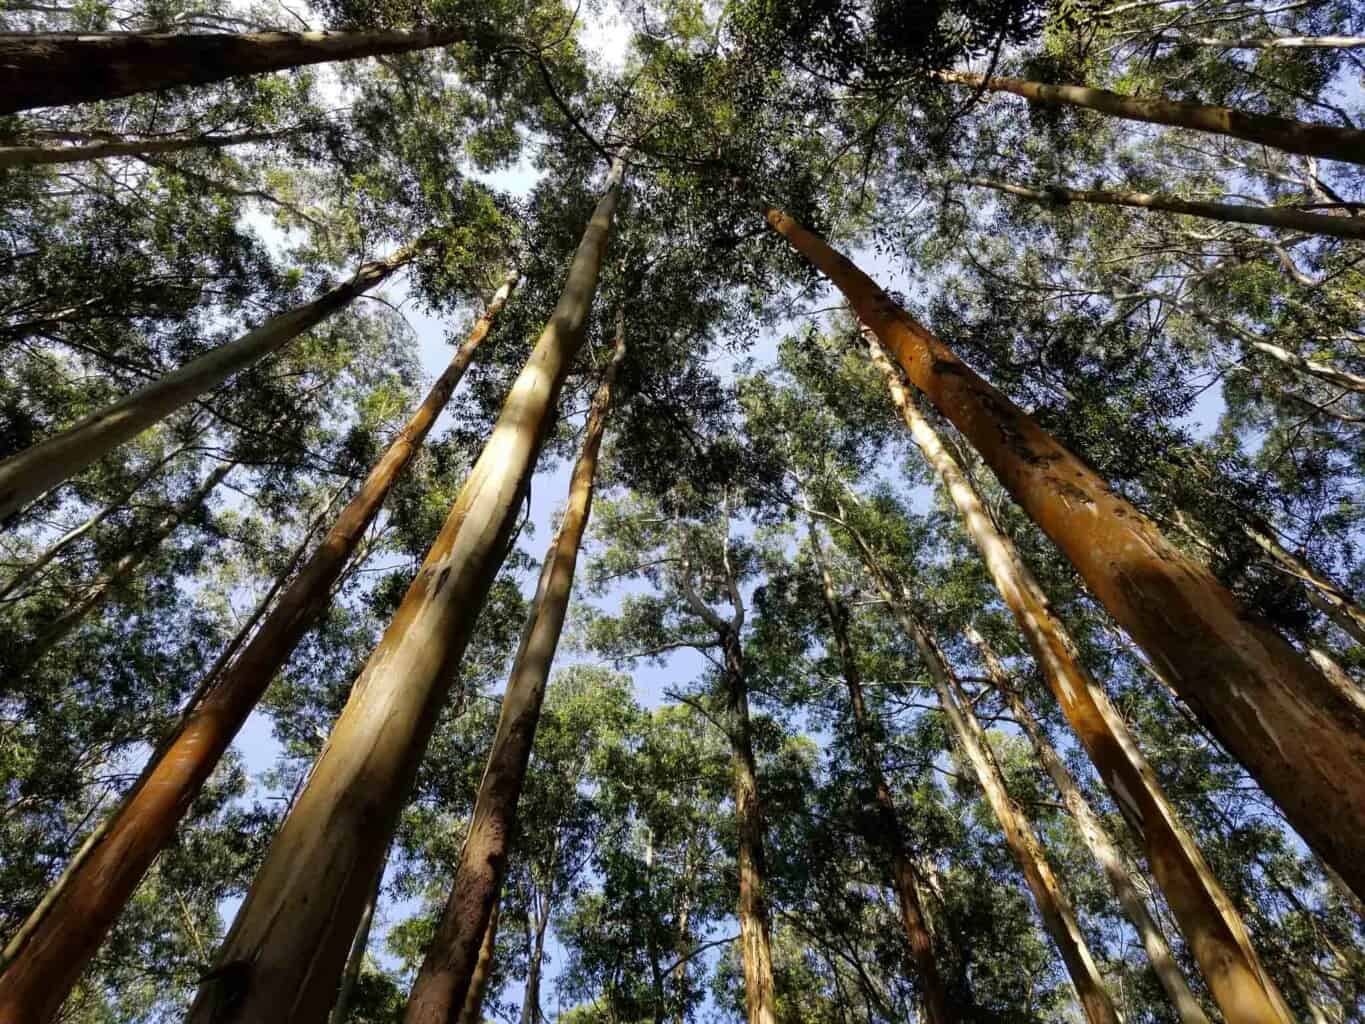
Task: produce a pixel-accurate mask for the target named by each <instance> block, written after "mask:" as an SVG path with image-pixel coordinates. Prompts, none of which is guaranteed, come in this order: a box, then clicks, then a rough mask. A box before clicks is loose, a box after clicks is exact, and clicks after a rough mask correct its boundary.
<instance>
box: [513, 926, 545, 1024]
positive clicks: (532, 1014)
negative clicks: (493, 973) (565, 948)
mask: <svg viewBox="0 0 1365 1024" xmlns="http://www.w3.org/2000/svg"><path fill="white" fill-rule="evenodd" d="M549 923H550V908H549V903H548V901H547V903H546V907H545V913H544V914H543V915H542V916H541V917H539V918H537V920H536V933H535V936H534V938H533V939H532V941H531V955H530V957H529V958H528V961H529V962H528V963H527V965H526V984H525V987H524V990H523V993H522V997H521V1018H520V1024H540V1019H541V1013H540V968H541V964H543V963H544V962H545V926H546V925H548V924H549Z"/></svg>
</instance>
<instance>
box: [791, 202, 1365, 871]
mask: <svg viewBox="0 0 1365 1024" xmlns="http://www.w3.org/2000/svg"><path fill="white" fill-rule="evenodd" d="M766 215H767V219H768V221H769V223H770V224H771V225H772V227H773V228H774V229H775V230H776V231H778V232H779V233H781V234H782V235H783V236H784V237H786V238H787V239H788V240H789V241H790V242H791V243H792V245H793V246H794V247H795V248H797V249H798V251H800V252H802V253H803V254H804V255H805V256H806V257H807V258H808V259H809V260H810V261H811V262H812V263H813V264H815V266H817V267H818V268H819V269H820V270H822V271H823V272H824V273H825V274H826V275H828V276H829V278H830V279H831V281H833V282H834V284H835V285H837V286H838V287H839V289H840V290H841V291H842V292H843V293H844V295H845V296H846V298H847V299H848V301H849V303H850V305H851V306H852V307H853V309H854V312H855V313H856V314H857V316H858V317H859V319H860V320H861V321H862V322H863V323H864V324H865V325H866V326H868V327H869V328H871V329H872V331H873V332H874V333H875V334H876V336H877V338H878V339H879V341H880V342H881V343H882V345H884V346H885V347H886V348H887V349H888V350H889V351H890V352H891V353H892V354H893V355H894V356H895V358H896V360H897V362H898V363H899V364H900V366H901V368H902V369H903V370H904V371H905V373H906V376H907V377H909V379H910V381H911V383H913V384H914V385H915V386H916V387H917V388H918V389H919V390H920V391H922V392H923V393H924V394H925V395H926V396H927V397H928V399H929V400H930V401H931V402H932V403H933V404H934V406H935V407H936V408H937V409H938V410H939V412H941V413H942V414H943V415H944V416H945V417H947V418H948V420H949V421H951V422H952V423H953V425H954V426H956V427H957V428H958V430H959V431H961V432H962V434H963V435H964V436H965V437H966V438H967V440H968V441H970V442H971V444H972V445H973V446H974V447H975V448H976V450H977V451H978V452H979V453H980V454H981V457H982V458H983V460H984V461H985V462H986V464H987V465H988V466H989V467H990V468H991V470H992V471H993V472H994V473H995V475H996V477H997V478H998V479H999V480H1000V482H1001V484H1003V485H1004V487H1005V489H1006V490H1007V491H1008V492H1009V493H1010V494H1011V495H1012V496H1013V497H1014V499H1015V500H1016V501H1017V502H1018V503H1019V505H1020V506H1021V507H1022V508H1023V509H1024V511H1025V512H1026V513H1027V514H1028V515H1029V517H1030V518H1032V519H1033V521H1034V522H1035V523H1037V524H1038V525H1039V527H1041V528H1042V530H1043V531H1044V532H1045V533H1046V534H1047V535H1048V536H1049V537H1051V538H1052V540H1053V541H1054V542H1056V544H1057V545H1058V546H1059V547H1060V548H1061V549H1062V551H1063V552H1065V553H1066V555H1067V557H1068V558H1069V559H1070V560H1071V562H1072V564H1073V565H1074V566H1075V567H1076V569H1077V570H1078V571H1079V572H1080V574H1081V576H1082V577H1083V578H1084V579H1085V581H1086V583H1087V584H1088V585H1089V587H1090V589H1091V591H1092V592H1093V593H1094V594H1095V596H1096V597H1097V598H1098V599H1099V600H1100V602H1101V603H1102V604H1103V605H1104V606H1105V607H1106V608H1107V609H1108V610H1109V612H1110V614H1112V615H1113V616H1114V618H1115V619H1116V620H1117V621H1118V622H1119V623H1120V624H1121V625H1122V626H1123V627H1124V628H1125V629H1126V630H1127V631H1128V632H1129V633H1130V634H1131V635H1132V636H1133V638H1134V639H1135V640H1136V641H1137V642H1138V644H1139V645H1140V646H1141V647H1142V648H1143V649H1144V650H1145V651H1146V652H1147V653H1148V654H1149V655H1150V656H1151V657H1152V659H1153V660H1154V661H1155V662H1156V663H1157V665H1158V666H1159V667H1161V668H1162V670H1163V674H1164V675H1166V676H1167V677H1168V678H1169V679H1170V681H1171V683H1172V684H1173V685H1174V686H1175V687H1176V689H1177V691H1178V692H1179V694H1180V696H1181V697H1182V698H1183V699H1184V700H1185V701H1186V702H1187V703H1188V704H1189V705H1190V706H1191V708H1192V709H1193V710H1194V711H1195V713H1196V714H1197V715H1198V716H1199V718H1200V719H1201V721H1203V722H1204V723H1205V724H1206V725H1207V727H1208V728H1209V730H1210V731H1211V732H1212V733H1213V734H1214V735H1215V736H1216V737H1217V738H1218V739H1219V741H1220V742H1221V743H1222V744H1223V745H1224V746H1225V747H1226V748H1227V749H1228V750H1229V751H1230V752H1231V753H1232V754H1233V756H1234V757H1236V758H1237V759H1238V760H1239V761H1241V762H1242V764H1243V765H1245V766H1246V768H1247V769H1248V771H1250V772H1251V773H1252V775H1253V776H1254V777H1255V778H1256V779H1257V781H1258V782H1259V783H1260V784H1261V786H1262V787H1263V788H1264V789H1265V790H1266V792H1267V793H1268V794H1269V795H1270V797H1271V798H1272V799H1273V800H1274V801H1275V802H1276V803H1277V804H1278V805H1279V806H1280V807H1281V808H1282V809H1283V811H1284V812H1285V815H1286V817H1287V818H1288V820H1289V822H1290V823H1291V824H1292V825H1293V826H1294V828H1295V829H1296V830H1298V832H1299V834H1300V835H1302V836H1303V837H1304V839H1305V840H1307V841H1308V843H1309V844H1310V845H1311V846H1312V847H1313V848H1314V849H1315V850H1316V851H1317V852H1318V854H1319V855H1320V856H1321V857H1322V858H1323V860H1325V861H1326V862H1327V863H1329V864H1331V865H1332V866H1333V867H1334V868H1336V870H1337V871H1339V872H1340V873H1341V875H1342V876H1343V877H1344V878H1346V879H1347V880H1348V881H1349V882H1350V884H1351V885H1352V887H1353V888H1355V889H1356V890H1357V891H1365V698H1362V697H1360V696H1359V695H1352V694H1346V693H1342V692H1341V691H1340V688H1338V687H1336V686H1335V685H1333V684H1332V683H1331V682H1330V681H1328V680H1327V679H1325V678H1324V677H1323V676H1322V674H1321V673H1319V672H1318V671H1317V670H1316V669H1314V668H1313V667H1312V666H1311V665H1310V664H1309V663H1308V661H1307V660H1306V659H1305V658H1304V657H1303V656H1302V655H1300V654H1299V653H1298V652H1297V651H1295V650H1294V648H1293V647H1291V646H1290V645H1289V644H1288V643H1287V642H1286V641H1285V640H1284V639H1283V638H1282V637H1280V636H1279V635H1278V634H1276V633H1275V632H1274V631H1273V630H1271V629H1269V628H1267V627H1266V626H1264V625H1263V624H1261V623H1259V622H1256V621H1254V620H1252V619H1251V618H1250V617H1249V616H1248V615H1247V614H1246V612H1245V611H1244V610H1243V609H1242V608H1241V606H1240V605H1239V604H1238V602H1237V600H1236V598H1234V597H1233V596H1232V594H1231V593H1229V592H1228V590H1227V589H1226V588H1225V587H1223V586H1222V585H1221V584H1219V583H1218V581H1217V580H1215V579H1214V578H1213V576H1212V574H1211V573H1209V571H1208V570H1207V569H1206V568H1205V567H1203V566H1202V565H1200V564H1199V563H1197V562H1196V561H1194V560H1193V559H1190V558H1188V557H1187V556H1186V555H1185V554H1184V553H1183V552H1182V551H1181V550H1180V549H1179V548H1177V547H1176V546H1175V545H1173V544H1171V543H1170V542H1169V541H1168V540H1166V538H1165V537H1163V536H1162V535H1161V533H1160V531H1159V530H1158V529H1157V528H1156V526H1155V525H1154V524H1153V523H1152V522H1151V521H1150V520H1149V519H1148V518H1147V517H1146V516H1144V515H1143V514H1142V513H1140V512H1139V511H1138V510H1137V509H1136V508H1135V507H1133V506H1132V505H1131V504H1130V503H1129V502H1127V501H1125V500H1124V499H1123V498H1121V497H1120V496H1119V495H1117V494H1115V493H1114V492H1113V491H1111V490H1110V489H1109V487H1108V486H1107V485H1106V484H1105V482H1104V481H1103V480H1102V479H1101V478H1100V477H1099V476H1098V475H1097V474H1096V473H1095V472H1094V470H1092V469H1091V468H1090V467H1089V466H1088V465H1086V463H1085V462H1083V461H1082V460H1081V459H1079V458H1077V457H1076V455H1074V454H1073V453H1072V452H1070V451H1068V450H1067V449H1066V448H1064V447H1063V446H1062V445H1061V444H1059V443H1058V442H1057V440H1056V439H1055V438H1053V437H1052V436H1051V435H1050V434H1048V433H1047V432H1046V431H1045V430H1043V428H1042V427H1041V426H1039V424H1038V423H1037V422H1036V421H1035V420H1034V419H1033V418H1032V417H1030V416H1028V415H1027V414H1025V413H1024V412H1023V411H1022V410H1020V409H1019V408H1018V407H1017V406H1016V405H1014V403H1012V402H1011V401H1010V400H1009V399H1008V398H1006V397H1005V396H1004V395H1003V394H1001V393H1000V392H999V391H997V390H996V389H995V388H993V387H992V386H991V385H990V384H988V383H987V382H986V381H984V380H982V379H981V377H980V376H978V375H977V374H976V373H975V372H974V371H973V370H972V369H971V368H970V367H968V366H967V365H966V364H964V363H963V362H962V361H961V360H960V359H959V358H958V357H957V356H956V355H955V354H954V353H953V352H952V351H951V350H950V349H949V348H948V347H947V346H946V345H944V344H943V343H942V342H941V341H939V339H938V338H936V337H934V336H933V335H932V334H931V333H929V331H927V330H926V329H925V328H924V327H922V326H921V325H920V324H918V323H917V322H916V321H915V320H913V319H912V318H911V317H910V316H909V314H908V313H906V311H905V310H904V309H902V308H901V307H900V306H898V305H897V304H896V303H895V302H894V301H893V300H892V299H891V298H890V297H889V296H888V295H887V294H886V293H885V292H884V291H883V290H882V289H881V288H879V287H877V285H876V284H875V283H874V282H873V281H872V280H871V278H869V277H868V276H867V275H866V274H864V273H863V272H862V271H860V270H859V269H858V268H857V267H855V266H854V265H853V264H852V263H851V262H850V261H849V260H848V259H847V258H846V257H844V256H842V255H840V254H839V253H837V252H835V251H834V250H833V249H831V248H830V247H829V245H828V244H827V243H826V242H825V241H824V240H823V239H821V238H819V237H818V236H816V235H813V234H811V233H810V232H809V231H807V230H806V229H805V228H803V227H801V225H800V224H798V223H797V222H795V221H794V220H792V219H791V218H790V217H788V216H787V215H786V214H784V213H782V212H781V211H780V210H776V209H772V208H766Z"/></svg>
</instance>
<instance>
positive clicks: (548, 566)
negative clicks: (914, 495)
mask: <svg viewBox="0 0 1365 1024" xmlns="http://www.w3.org/2000/svg"><path fill="white" fill-rule="evenodd" d="M625 354H626V339H625V327H624V324H623V323H620V322H619V321H618V324H617V333H616V347H615V351H614V352H613V354H612V358H611V362H610V364H609V365H608V366H607V371H606V373H605V375H604V376H603V378H602V383H601V385H600V386H599V387H598V389H597V393H596V394H595V395H594V396H593V400H592V407H591V409H590V411H589V413H588V423H587V429H586V433H585V434H584V438H583V447H582V450H581V451H580V452H579V455H578V461H577V463H575V465H574V469H573V477H572V479H571V480H570V482H569V501H568V506H567V507H566V509H565V511H564V518H563V521H562V522H561V523H560V526H559V532H558V533H557V534H556V535H555V539H554V541H553V542H552V543H551V544H550V550H549V551H548V552H547V553H546V555H545V564H544V566H543V568H542V569H541V573H540V582H539V585H538V586H537V588H536V596H535V600H534V602H533V603H532V605H531V613H530V617H529V618H528V620H527V623H526V629H525V630H524V632H523V633H522V637H521V645H520V646H519V647H518V649H517V655H516V659H515V660H514V661H513V663H512V672H511V675H510V676H509V677H508V680H507V690H506V692H505V693H504V694H503V699H502V711H501V713H500V714H499V715H498V728H497V732H496V733H495V734H494V736H493V746H492V749H491V750H490V751H489V753H488V764H487V766H486V767H485V768H484V773H483V779H482V780H481V781H480V782H479V792H478V796H477V798H476V799H475V803H474V816H473V820H472V822H471V823H470V826H469V835H468V837H466V839H465V843H464V848H463V849H462V850H461V851H460V863H459V867H458V868H457V869H456V872H455V881H454V884H453V885H452V886H451V891H450V896H449V898H448V899H447V901H446V905H445V910H444V911H443V912H442V914H441V920H440V923H439V924H438V925H437V928H436V934H435V936H434V937H433V939H432V941H431V945H430V946H428V947H427V952H426V957H425V958H424V959H423V961H422V967H421V969H420V970H419V971H418V973H417V979H416V981H415V982H414V983H413V987H412V994H411V995H410V996H409V999H408V1008H407V1012H406V1014H405V1015H404V1020H405V1021H406V1024H448V1022H453V1021H454V1020H455V1019H456V1018H457V1016H458V1014H459V1012H460V1010H461V1008H462V1007H463V1006H464V1005H465V1003H466V1001H467V1000H468V998H469V993H470V991H471V986H472V984H473V979H474V975H475V973H476V971H477V967H478V962H479V951H480V947H481V945H482V942H483V939H484V936H485V935H486V934H487V932H488V923H489V921H490V920H491V919H492V915H493V908H494V906H496V904H497V902H498V896H499V893H501V892H502V883H503V879H504V878H505V877H506V872H507V857H508V850H509V848H510V846H511V842H512V835H513V832H514V831H515V828H516V819H517V804H518V802H519V801H520V799H521V790H522V787H523V785H524V784H525V782H526V769H527V765H528V764H529V762H530V758H531V746H532V744H533V743H534V742H535V737H536V727H537V725H538V724H539V722H540V709H541V705H542V704H543V703H544V700H545V688H546V685H547V684H548V682H549V679H550V668H551V666H552V665H553V664H554V657H555V651H556V650H557V648H558V647H559V637H560V633H561V632H562V631H563V628H564V617H565V615H566V614H567V612H568V608H569V597H570V595H571V592H572V590H573V577H574V569H575V567H576V565H577V563H578V552H579V548H580V547H581V546H582V542H583V533H584V531H585V530H586V529H587V525H588V517H589V516H590V515H591V513H592V497H593V488H594V482H595V480H596V476H597V460H598V455H599V453H600V452H601V448H602V435H603V433H604V432H605V431H606V426H607V414H608V412H609V411H610V408H611V398H612V387H613V386H614V384H615V382H616V375H617V373H618V372H619V370H620V366H621V362H622V360H623V359H624V358H625ZM530 989H531V986H530V983H529V982H528V983H527V994H528V1000H529V996H530ZM523 1019H524V1018H523ZM533 1024H534V1022H533Z"/></svg>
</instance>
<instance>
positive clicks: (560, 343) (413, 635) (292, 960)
mask: <svg viewBox="0 0 1365 1024" xmlns="http://www.w3.org/2000/svg"><path fill="white" fill-rule="evenodd" d="M621 173H622V168H621V166H620V165H619V163H618V165H617V166H616V167H615V168H614V169H613V174H612V175H611V177H610V179H609V186H608V191H607V194H606V196H605V197H603V199H602V201H601V202H599V203H598V205H597V209H596V211H595V212H594V214H593V217H592V220H591V221H590V222H589V225H588V228H587V230H586V231H585V232H584V236H583V241H582V242H581V243H580V244H579V248H578V252H577V254H576V255H575V256H574V259H573V262H572V264H571V265H570V268H569V274H568V280H567V282H566V284H565V288H564V291H563V293H562V294H561V296H560V301H559V303H558V305H557V306H556V307H555V311H554V313H553V314H552V315H551V318H550V322H549V324H548V325H547V326H546V329H545V331H544V333H542V335H541V337H540V340H539V341H538V342H537V343H536V347H535V349H534V350H533V351H532V353H531V356H530V358H529V360H528V361H527V364H526V366H525V367H524V368H523V370H522V372H521V373H520V374H519V375H518V376H517V379H516V381H515V382H514V383H513V385H512V389H511V391H510V393H509V394H508V397H507V401H506V402H505V403H504V405H503V409H502V412H501V414H500V415H499V416H498V421H497V424H496V425H495V426H494V428H493V432H492V435H491V436H490V437H489V439H488V443H487V444H486V445H485V446H484V450H483V452H482V454H480V456H479V459H478V461H477V462H476V463H475V464H474V467H473V469H472V470H471V471H470V473H469V476H468V478H467V479H466V481H465V484H464V486H463V487H462V488H461V489H460V494H459V496H458V497H457V498H456V499H455V504H454V506H453V507H452V508H451V511H450V514H449V516H448V517H447V518H446V522H445V525H444V526H442V528H441V532H440V534H439V535H438V536H437V538H436V541H435V542H434V543H433V545H432V547H431V550H430V551H429V552H428V554H427V558H426V561H425V562H424V563H423V565H422V568H421V570H420V571H419V572H418V574H417V577H416V578H415V579H414V580H413V582H412V585H411V586H410V587H409V588H408V592H407V594H405V595H404V597H403V601H402V603H401V604H400V605H399V607H398V611H397V612H396V613H395V615H394V617H393V620H392V622H390V623H389V626H388V628H387V629H386V630H385V631H384V636H383V637H382V638H381V639H380V641H379V644H378V645H377V646H376V647H375V649H374V651H373V652H372V653H371V655H370V657H369V660H368V661H367V662H366V664H365V667H364V668H363V669H362V670H361V672H360V675H359V676H358V677H357V678H356V681H355V683H354V685H353V686H352V688H351V695H350V699H349V700H348V701H347V702H346V707H345V708H344V709H343V710H342V713H341V717H340V718H339V719H338V720H337V723H336V725H335V726H334V727H333V729H332V733H331V736H330V737H329V738H328V741H327V745H326V747H325V748H324V749H323V751H322V754H321V756H320V757H319V758H318V761H317V763H316V764H315V765H314V768H313V772H312V775H311V776H310V777H309V779H308V784H307V785H306V786H305V787H304V789H303V792H302V793H301V794H300V795H299V799H298V802H297V803H296V804H295V805H294V807H293V810H292V811H291V812H290V814H289V816H288V817H287V818H286V819H285V821H284V824H283V826H282V827H281V828H280V831H279V833H278V834H277V835H276V836H275V840H274V842H273V843H272V844H271V846H270V849H269V851H268V852H267V854H266V858H265V862H264V863H263V864H262V866H261V868H260V870H259V871H258V872H257V874H256V878H255V880H254V881H253V882H252V885H251V888H250V890H249V891H248V893H247V897H246V900H245V902H244V903H243V904H242V907H241V909H240V910H239V911H238V913H237V918H236V920H235V921H234V922H233V925H232V928H231V930H230V932H229V933H228V936H227V938H226V940H225V941H224V943H223V945H222V948H221V949H220V951H219V954H218V959H217V964H218V966H217V968H216V969H215V971H214V972H213V974H212V975H211V976H210V977H208V978H206V979H205V981H204V983H203V985H202V986H201V987H200V990H199V995H198V997H197V998H196V1000H195V1003H194V1006H193V1007H192V1008H191V1010H190V1013H189V1017H188V1019H189V1021H190V1022H192V1024H210V1022H212V1024H230V1022H241V1021H256V1020H264V1019H273V1020H278V1019H287V1020H290V1021H293V1022H295V1024H315V1022H320V1021H321V1020H322V1019H323V1018H324V1017H325V1016H326V1013H327V1008H328V1006H329V1005H330V1003H331V999H332V993H333V991H334V990H335V986H336V981H337V977H338V975H339V974H340V972H341V969H342V966H343V964H344V963H345V959H346V952H347V946H348V945H349V942H350V937H351V935H352V934H354V928H355V922H356V921H358V920H359V918H360V914H361V912H362V910H363V909H364V905H365V899H366V897H367V896H368V894H369V889H370V886H371V885H372V884H373V881H374V877H375V874H376V873H377V872H378V870H379V866H380V863H381V861H382V859H383V856H384V850H385V848H386V847H387V846H388V844H389V839H390V836H391V835H392V833H393V829H394V826H395V825H396V823H397V820H398V815H399V813H400V811H401V810H402V805H403V800H404V798H405V796H406V795H407V793H408V790H409V789H410V788H411V785H412V780H413V776H414V775H415V773H416V771H417V766H418V763H419V762H420V761H421V757H422V753H423V751H424V750H425V749H426V745H427V740H428V739H429V738H430V735H431V730H432V729H433V728H434V726H435V724H436V719H437V716H438V715H439V714H440V710H441V706H442V704H443V703H444V702H445V698H446V695H447V693H448V691H449V688H450V685H451V683H452V681H453V680H454V678H455V676H456V674H457V672H458V669H459V665H460V661H461V658H462V657H463V655H464V650H465V647H466V645H467V644H468V642H469V637H470V634H471V633H472V632H473V629H474V624H475V622H476V621H477V618H478V614H479V611H480V610H481V609H482V607H483V603H484V601H485V599H486V598H487V595H488V590H489V588H490V587H491V586H492V584H493V578H494V576H495V575H496V574H497V571H498V569H499V567H500V566H501V565H502V562H503V559H504V558H505V557H506V554H507V546H508V540H509V538H510V537H511V534H512V530H513V527H514V526H515V523H516V519H517V512H518V510H519V508H520V506H521V503H522V501H523V500H524V498H525V496H526V491H527V488H528V486H529V484H530V479H531V475H532V473H533V472H534V470H535V463H536V459H537V456H538V455H539V453H540V448H541V445H542V444H543V442H544V438H545V435H546V433H547V431H548V430H549V428H550V425H551V422H552V420H553V415H554V409H555V405H556V401H557V399H558V397H559V391H560V388H561V387H562V385H563V383H564V378H565V376H566V375H567V373H568V371H569V368H570V366H571V365H572V362H573V358H574V356H575V355H576V354H577V352H578V349H579V348H580V347H581V345H582V341H583V334H584V325H585V322H586V319H587V314H588V308H589V306H590V304H591V301H592V296H593V293H594V292H595V290H596V287H597V278H598V273H599V270H600V268H601V263H602V256H603V254H604V253H605V251H606V246H607V237H608V233H609V230H610V226H611V220H612V215H613V214H614V213H615V210H616V204H617V199H618V196H619V194H620V175H621Z"/></svg>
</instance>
